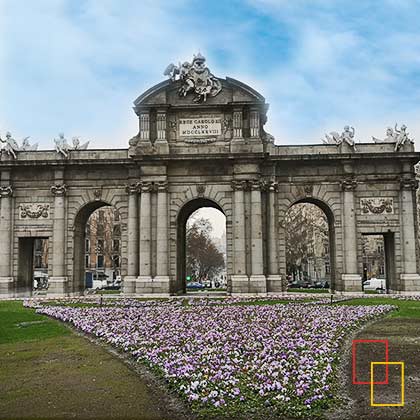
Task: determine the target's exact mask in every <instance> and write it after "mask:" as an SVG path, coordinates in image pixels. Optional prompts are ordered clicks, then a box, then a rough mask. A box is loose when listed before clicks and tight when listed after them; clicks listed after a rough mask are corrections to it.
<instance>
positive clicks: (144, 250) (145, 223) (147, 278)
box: [136, 182, 152, 294]
mask: <svg viewBox="0 0 420 420" xmlns="http://www.w3.org/2000/svg"><path fill="white" fill-rule="evenodd" d="M151 192H152V183H151V182H141V183H140V217H139V219H140V226H139V246H140V248H139V257H140V258H139V276H138V277H137V281H136V293H140V294H145V293H152V290H149V289H150V288H151V282H152V266H151V260H152V259H151V242H152V214H151Z"/></svg>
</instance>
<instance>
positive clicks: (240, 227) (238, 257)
mask: <svg viewBox="0 0 420 420" xmlns="http://www.w3.org/2000/svg"><path fill="white" fill-rule="evenodd" d="M246 188H247V182H246V181H239V180H235V181H233V182H232V189H233V191H234V192H233V196H234V197H233V275H232V276H231V281H232V293H246V292H248V281H249V279H248V275H247V273H246V261H245V258H246V248H245V189H246Z"/></svg>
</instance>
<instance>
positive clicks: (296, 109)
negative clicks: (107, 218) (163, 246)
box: [0, 0, 420, 148]
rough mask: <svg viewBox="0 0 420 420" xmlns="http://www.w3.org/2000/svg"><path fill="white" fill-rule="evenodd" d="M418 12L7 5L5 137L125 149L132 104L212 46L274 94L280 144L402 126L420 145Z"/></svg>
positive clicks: (362, 5) (402, 0)
mask: <svg viewBox="0 0 420 420" xmlns="http://www.w3.org/2000/svg"><path fill="white" fill-rule="evenodd" d="M419 16H420V2H419V1H418V0H378V1H371V0H363V1H353V0H348V1H339V0H334V1H333V0H331V1H330V0H310V1H309V0H308V1H304V0H248V1H246V0H238V1H236V0H231V1H228V0H223V1H222V0H221V1H209V2H204V1H201V2H198V1H188V0H179V1H178V0H170V1H166V0H152V1H148V0H85V1H83V0H32V1H30V0H0V135H2V136H4V134H5V132H6V130H10V131H11V132H12V134H13V136H14V137H15V138H17V139H21V138H23V137H24V136H28V135H30V136H31V138H32V139H33V140H35V141H37V142H39V143H40V145H41V147H42V148H51V147H52V140H53V138H54V137H56V136H57V134H58V133H59V132H61V131H63V132H64V133H65V134H66V137H67V138H71V137H72V136H76V135H77V136H81V138H82V139H86V140H91V145H92V146H93V147H95V148H101V147H126V146H127V141H128V139H129V138H130V137H131V136H133V135H134V134H136V132H137V121H136V117H135V115H134V113H133V111H132V101H133V100H134V99H135V98H136V97H137V96H138V95H139V94H140V93H142V92H143V91H144V90H146V89H147V88H149V87H150V86H151V85H153V84H155V83H157V82H160V81H162V80H163V78H164V76H163V75H162V72H163V70H164V69H165V67H166V65H167V64H168V63H170V62H175V63H178V62H179V61H185V60H191V58H192V55H193V53H196V52H197V51H201V53H202V54H204V55H205V56H206V57H207V63H208V66H209V67H210V69H211V70H212V72H213V73H214V74H215V75H217V76H219V77H225V76H230V77H234V78H236V79H240V80H242V81H243V82H245V83H248V84H250V85H251V86H253V87H254V88H256V89H257V90H258V91H260V92H261V93H262V94H263V95H264V96H265V98H266V100H267V102H269V103H270V111H269V121H268V123H267V126H266V128H267V131H269V132H271V133H272V134H273V135H274V136H275V138H276V142H277V143H278V144H287V143H289V144H306V143H319V142H320V139H321V137H323V135H324V133H325V132H328V131H331V130H334V131H341V129H342V127H343V126H344V125H345V124H349V125H352V126H354V127H355V128H356V137H357V139H358V140H359V141H369V140H370V138H371V136H372V135H374V136H375V137H382V136H384V133H385V129H386V127H387V126H389V125H391V126H393V125H394V124H395V122H398V123H399V124H401V123H405V124H406V125H407V126H408V132H409V133H410V134H411V135H412V137H414V138H415V139H417V141H418V140H419V139H420V118H419V116H420V24H419Z"/></svg>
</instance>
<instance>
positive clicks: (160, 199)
mask: <svg viewBox="0 0 420 420" xmlns="http://www.w3.org/2000/svg"><path fill="white" fill-rule="evenodd" d="M168 239H169V238H168V183H167V182H166V181H161V182H158V183H157V228H156V277H155V278H154V279H153V293H161V294H162V293H163V294H168V293H169V276H168V261H169V253H168V249H169V247H168Z"/></svg>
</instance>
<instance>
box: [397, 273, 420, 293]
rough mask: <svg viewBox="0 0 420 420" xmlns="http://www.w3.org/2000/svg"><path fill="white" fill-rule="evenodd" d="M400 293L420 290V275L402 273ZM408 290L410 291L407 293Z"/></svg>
mask: <svg viewBox="0 0 420 420" xmlns="http://www.w3.org/2000/svg"><path fill="white" fill-rule="evenodd" d="M400 284H401V287H400V289H401V290H400V293H401V292H405V293H406V294H412V293H411V292H420V275H418V274H417V273H414V274H406V273H403V274H400ZM407 292H408V293H407Z"/></svg>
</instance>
